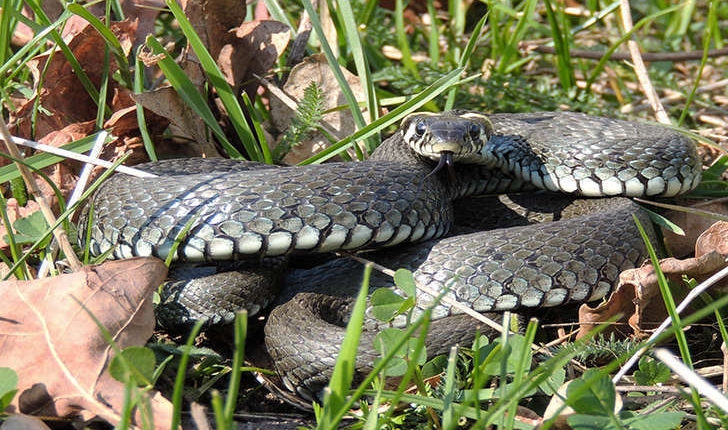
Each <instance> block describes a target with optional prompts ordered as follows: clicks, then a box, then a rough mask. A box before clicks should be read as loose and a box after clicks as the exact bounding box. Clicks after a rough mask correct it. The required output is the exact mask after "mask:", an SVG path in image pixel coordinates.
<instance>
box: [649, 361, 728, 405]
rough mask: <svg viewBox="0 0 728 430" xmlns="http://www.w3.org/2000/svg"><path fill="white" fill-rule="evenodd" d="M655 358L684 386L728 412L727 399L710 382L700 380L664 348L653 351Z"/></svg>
mask: <svg viewBox="0 0 728 430" xmlns="http://www.w3.org/2000/svg"><path fill="white" fill-rule="evenodd" d="M654 354H655V358H657V359H658V360H660V361H662V362H663V363H665V365H666V366H667V367H669V368H670V370H672V371H673V372H675V373H676V374H677V376H678V377H679V378H680V379H682V380H683V382H685V383H686V384H688V385H690V386H691V387H693V388H695V390H697V391H698V393H700V394H701V395H702V396H704V397H706V398H707V399H708V400H710V401H711V402H712V403H713V404H714V405H715V406H717V407H719V408H720V409H722V410H723V412H728V398H726V396H724V395H723V393H721V392H720V391H718V390H717V389H716V388H715V387H714V386H713V385H712V384H711V383H710V382H708V381H706V380H705V379H703V378H701V377H700V376H699V375H698V374H697V373H695V372H693V371H692V370H691V369H690V368H689V367H687V366H686V365H685V364H684V363H683V362H682V361H680V359H678V358H677V357H675V356H674V355H672V353H671V352H670V351H668V350H667V349H665V348H657V349H655V353H654Z"/></svg>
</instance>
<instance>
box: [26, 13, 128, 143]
mask: <svg viewBox="0 0 728 430" xmlns="http://www.w3.org/2000/svg"><path fill="white" fill-rule="evenodd" d="M110 28H111V31H113V32H114V34H115V35H116V36H117V37H118V38H119V39H120V40H128V39H130V38H131V37H132V35H131V34H129V33H133V32H135V31H136V26H135V24H133V23H129V22H122V23H112V24H111V25H110ZM105 46H106V41H105V40H104V39H103V37H101V36H100V35H99V33H98V32H97V31H96V30H95V29H94V28H93V27H92V26H90V25H88V23H86V24H84V26H83V28H82V29H81V30H80V31H79V32H78V34H75V35H74V36H73V37H72V38H71V40H70V41H69V42H68V47H69V48H70V49H71V51H72V52H73V54H74V56H75V57H76V59H77V60H78V62H79V64H81V67H83V70H84V71H85V72H86V74H87V76H88V78H89V79H90V80H91V82H92V83H93V84H94V86H95V87H97V88H98V87H99V85H100V82H101V77H102V76H103V74H104V73H106V72H105V70H104V62H103V61H99V53H100V52H103V51H104V49H105ZM124 46H126V47H128V48H131V45H130V43H125V45H124ZM28 67H29V68H30V70H31V72H32V73H33V78H34V80H35V82H42V85H43V86H42V87H41V88H37V89H36V96H35V97H34V98H33V99H32V100H29V101H28V103H26V105H24V106H23V107H22V108H21V109H20V110H19V111H18V112H17V113H16V114H15V115H14V116H13V117H12V121H13V122H14V123H15V127H16V128H17V134H19V135H20V136H24V137H30V136H32V134H31V121H32V119H33V118H32V115H33V114H34V113H35V112H34V108H33V105H34V103H36V101H38V102H40V104H41V105H42V106H43V108H44V110H45V111H48V112H50V115H46V114H44V111H41V112H39V113H38V116H37V119H36V121H35V137H36V138H37V139H41V138H42V137H44V136H46V135H47V134H48V133H50V132H52V131H55V130H60V129H62V128H64V127H66V126H68V125H69V124H73V123H78V122H84V121H89V120H92V119H94V118H96V109H97V108H96V102H95V101H94V100H92V99H91V96H90V95H89V94H88V93H87V92H86V89H85V88H84V87H83V85H82V84H81V81H80V80H79V79H78V77H77V76H76V74H75V73H74V72H73V69H72V67H71V65H70V63H69V62H68V61H67V60H66V58H65V56H64V55H61V54H60V53H59V52H56V53H54V55H52V56H51V55H50V54H48V53H45V54H42V55H39V56H37V57H35V58H33V59H32V60H30V61H29V62H28ZM117 69H118V66H117V64H116V62H115V61H114V60H113V58H112V59H111V64H110V70H109V73H114V72H115V71H116V70H117ZM41 77H42V79H41ZM111 84H112V90H113V89H114V88H116V86H115V83H114V81H113V80H112V81H111ZM110 94H113V92H110ZM38 98H40V100H37V99H38ZM108 102H111V100H108Z"/></svg>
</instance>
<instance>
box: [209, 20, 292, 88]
mask: <svg viewBox="0 0 728 430" xmlns="http://www.w3.org/2000/svg"><path fill="white" fill-rule="evenodd" d="M235 37H236V38H235V39H231V40H230V42H229V43H227V44H226V45H225V46H223V47H222V49H221V50H220V54H219V55H218V58H217V64H218V65H219V66H220V70H222V72H223V73H224V74H225V77H226V78H227V80H228V83H229V84H230V85H232V87H233V89H234V91H235V92H236V93H238V92H239V90H240V88H242V89H243V90H244V91H245V92H246V93H247V94H248V96H249V97H250V99H251V100H255V95H256V93H257V91H258V87H259V85H260V84H259V83H258V79H256V78H255V77H254V76H253V75H258V76H264V75H265V74H266V73H268V70H270V68H271V67H273V65H275V63H276V61H278V57H280V56H281V54H282V53H283V51H284V50H285V49H286V46H288V42H289V41H290V40H291V29H290V28H289V27H288V26H287V25H285V24H283V23H281V22H278V21H250V22H244V23H242V24H241V25H240V26H239V27H238V28H237V29H235Z"/></svg>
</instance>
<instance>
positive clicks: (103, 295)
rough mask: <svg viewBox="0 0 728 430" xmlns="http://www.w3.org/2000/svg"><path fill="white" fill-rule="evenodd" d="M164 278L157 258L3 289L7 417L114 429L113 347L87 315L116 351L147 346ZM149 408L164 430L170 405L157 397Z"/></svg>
mask: <svg viewBox="0 0 728 430" xmlns="http://www.w3.org/2000/svg"><path fill="white" fill-rule="evenodd" d="M166 274H167V269H166V266H165V265H164V264H163V263H162V262H161V261H160V260H158V259H154V258H135V259H129V260H122V261H111V262H106V263H104V264H101V265H98V266H87V267H85V268H84V270H83V271H80V272H76V273H71V274H67V275H61V276H57V277H53V278H44V279H39V280H35V281H5V282H2V283H0V296H1V297H3V304H2V308H0V366H2V367H9V368H11V369H13V370H15V371H16V372H17V374H18V378H19V382H18V395H17V396H16V397H15V399H14V402H13V404H12V405H11V407H10V409H11V410H10V412H16V413H17V412H20V413H26V414H33V415H38V414H41V415H46V416H62V417H67V416H75V415H77V414H81V415H82V416H83V417H84V418H86V419H88V418H91V417H93V416H98V417H101V418H103V419H105V420H107V421H109V422H111V423H112V424H115V423H117V422H118V419H119V411H120V410H121V407H122V403H123V393H124V387H123V384H122V383H120V382H118V381H116V380H114V379H113V378H111V376H110V375H109V373H108V371H107V366H108V364H109V360H110V358H111V356H112V355H113V353H112V349H111V347H110V346H109V345H108V343H107V342H106V341H105V340H104V338H103V336H102V334H101V331H100V329H99V327H98V326H97V325H96V323H95V322H94V320H93V319H92V318H91V316H90V315H89V313H90V314H93V315H94V316H95V317H96V318H98V319H99V320H100V322H101V324H102V325H103V326H104V327H105V328H106V329H107V330H108V331H109V333H110V334H111V336H112V337H113V339H114V341H115V342H116V343H117V344H118V346H119V347H120V348H125V347H127V346H132V345H144V344H145V343H146V341H147V340H148V339H149V337H150V336H151V335H152V332H153V330H154V323H155V320H154V313H153V307H152V302H151V294H152V292H153V291H154V289H155V288H156V287H157V286H158V285H159V284H160V283H161V282H162V281H163V280H164V279H165V277H166ZM84 308H85V309H84ZM152 405H153V411H154V420H155V424H156V426H157V428H160V429H161V428H167V429H168V428H169V426H170V422H171V421H170V419H171V404H170V403H169V402H168V401H166V400H165V399H163V398H162V397H161V396H159V395H155V396H154V397H153V398H152Z"/></svg>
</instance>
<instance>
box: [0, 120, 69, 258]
mask: <svg viewBox="0 0 728 430" xmlns="http://www.w3.org/2000/svg"><path fill="white" fill-rule="evenodd" d="M0 132H2V137H3V140H4V141H5V147H6V148H7V149H8V152H9V153H10V155H11V156H12V157H13V158H15V159H16V160H23V154H21V153H20V150H19V149H18V147H17V145H15V141H14V139H13V136H12V135H11V134H10V130H9V129H8V125H7V124H6V123H5V118H1V119H0ZM15 165H16V166H17V167H18V170H19V171H20V175H21V176H22V177H23V180H24V181H25V184H26V185H27V186H28V188H29V189H30V190H31V192H32V193H33V196H34V197H35V201H36V203H38V207H40V211H41V213H42V214H43V217H44V218H45V219H46V222H47V223H48V225H54V224H55V223H56V216H55V215H54V214H53V211H52V210H51V205H50V204H48V201H47V200H46V198H45V196H44V195H43V193H42V192H41V190H40V187H39V186H38V184H37V183H36V182H35V179H34V178H33V175H32V173H31V172H30V169H28V168H27V167H26V166H25V165H24V164H22V163H20V162H19V161H15ZM53 236H54V237H55V238H56V241H58V245H59V246H60V247H61V249H62V250H63V253H64V254H65V255H66V258H67V259H68V264H69V265H70V266H71V269H72V270H74V271H78V270H81V268H82V267H83V265H82V264H81V261H80V260H79V259H78V257H76V253H75V251H74V250H73V247H72V246H71V242H70V241H69V240H68V236H67V235H66V230H64V229H62V228H56V229H53Z"/></svg>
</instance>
